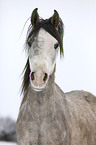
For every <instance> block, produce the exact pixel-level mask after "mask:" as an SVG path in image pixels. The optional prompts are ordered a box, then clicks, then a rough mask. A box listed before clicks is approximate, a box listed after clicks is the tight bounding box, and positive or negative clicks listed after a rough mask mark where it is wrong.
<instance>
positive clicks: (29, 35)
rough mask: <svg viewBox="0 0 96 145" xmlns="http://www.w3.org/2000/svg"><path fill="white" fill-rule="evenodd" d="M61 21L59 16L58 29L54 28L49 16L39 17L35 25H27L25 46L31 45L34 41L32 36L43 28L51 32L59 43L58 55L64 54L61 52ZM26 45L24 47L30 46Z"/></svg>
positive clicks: (62, 29)
mask: <svg viewBox="0 0 96 145" xmlns="http://www.w3.org/2000/svg"><path fill="white" fill-rule="evenodd" d="M63 26H64V25H63V22H62V20H61V18H59V26H58V30H56V29H55V28H54V26H53V25H52V24H51V18H49V19H45V20H44V19H40V21H39V23H38V24H37V25H36V26H35V27H32V25H31V24H30V25H29V28H28V31H27V38H26V46H27V45H29V46H30V47H31V45H32V42H33V41H34V37H35V36H36V34H37V33H38V31H39V30H40V28H43V29H45V31H47V32H48V33H49V34H51V35H52V36H53V37H54V38H55V39H56V40H57V41H58V42H59V45H60V55H61V56H62V55H64V52H63V34H64V28H63ZM30 47H26V48H30Z"/></svg>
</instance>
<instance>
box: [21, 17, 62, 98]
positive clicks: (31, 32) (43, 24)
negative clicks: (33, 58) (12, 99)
mask: <svg viewBox="0 0 96 145" xmlns="http://www.w3.org/2000/svg"><path fill="white" fill-rule="evenodd" d="M51 18H52V17H50V18H49V19H45V20H44V19H40V21H39V23H38V24H37V25H36V26H35V27H32V24H30V26H29V28H28V32H27V38H26V49H30V47H31V45H32V42H33V41H34V37H35V36H36V34H37V33H38V31H39V30H40V28H43V29H45V30H46V31H47V32H48V33H49V34H51V35H52V36H53V37H54V38H55V39H56V40H57V41H58V43H59V45H60V56H63V55H64V52H63V33H64V29H63V22H62V20H61V18H59V26H58V31H57V30H56V29H55V28H54V26H53V25H52V24H51ZM30 71H31V70H30V65H29V58H28V59H27V63H26V65H25V68H24V78H23V83H22V91H21V93H23V94H24V95H25V94H26V92H27V89H28V86H29V84H30Z"/></svg>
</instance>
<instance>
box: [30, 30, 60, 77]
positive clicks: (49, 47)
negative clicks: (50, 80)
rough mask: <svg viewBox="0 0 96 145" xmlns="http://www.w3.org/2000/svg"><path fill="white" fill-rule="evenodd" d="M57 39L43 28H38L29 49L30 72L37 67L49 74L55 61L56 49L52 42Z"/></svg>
mask: <svg viewBox="0 0 96 145" xmlns="http://www.w3.org/2000/svg"><path fill="white" fill-rule="evenodd" d="M56 43H58V42H57V40H56V39H55V38H54V37H53V36H51V35H50V34H49V33H48V32H46V31H45V30H44V29H43V28H41V29H40V30H39V33H38V35H37V37H35V40H34V42H33V43H32V46H31V48H30V50H29V60H30V69H31V71H32V72H34V71H36V70H37V69H38V68H40V69H42V71H44V72H46V73H48V75H51V74H52V73H53V71H54V66H55V63H56V53H57V50H56V49H54V44H56Z"/></svg>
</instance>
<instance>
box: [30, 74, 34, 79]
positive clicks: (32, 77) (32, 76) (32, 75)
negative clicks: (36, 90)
mask: <svg viewBox="0 0 96 145" xmlns="http://www.w3.org/2000/svg"><path fill="white" fill-rule="evenodd" d="M31 80H34V72H32V73H31Z"/></svg>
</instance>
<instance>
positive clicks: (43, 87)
mask: <svg viewBox="0 0 96 145" xmlns="http://www.w3.org/2000/svg"><path fill="white" fill-rule="evenodd" d="M31 86H32V89H33V90H34V91H36V92H41V91H43V90H44V89H45V87H46V83H45V84H44V85H42V87H40V86H39V85H38V86H35V85H33V83H31Z"/></svg>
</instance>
